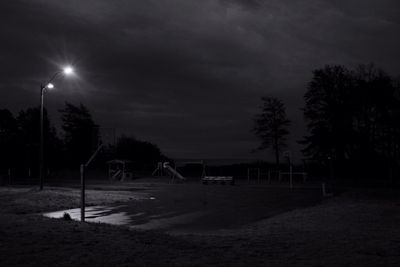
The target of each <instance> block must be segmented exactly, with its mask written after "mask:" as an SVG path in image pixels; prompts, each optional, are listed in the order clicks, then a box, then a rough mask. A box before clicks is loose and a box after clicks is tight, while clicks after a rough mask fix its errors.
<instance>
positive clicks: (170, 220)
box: [43, 206, 204, 230]
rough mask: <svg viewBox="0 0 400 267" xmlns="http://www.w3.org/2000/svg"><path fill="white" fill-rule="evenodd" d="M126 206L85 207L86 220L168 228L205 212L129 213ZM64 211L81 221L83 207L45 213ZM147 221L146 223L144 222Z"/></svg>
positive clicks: (55, 215)
mask: <svg viewBox="0 0 400 267" xmlns="http://www.w3.org/2000/svg"><path fill="white" fill-rule="evenodd" d="M125 210H126V206H118V207H107V206H94V207H87V208H86V209H85V220H86V222H95V223H107V224H113V225H127V226H129V227H131V228H132V229H140V230H151V229H166V228H170V227H173V226H174V225H180V224H185V223H189V222H192V221H194V220H195V219H197V218H199V217H200V216H202V215H203V214H204V212H190V213H183V214H182V213H176V212H169V213H162V214H153V215H150V216H147V217H146V216H145V215H146V213H144V212H138V213H133V214H129V213H128V212H126V211H125ZM64 213H68V214H69V215H70V217H71V219H72V220H75V221H80V218H81V209H80V208H78V209H69V210H61V211H55V212H48V213H44V214H43V215H44V216H45V217H49V218H56V219H60V218H63V216H64ZM143 221H145V223H143Z"/></svg>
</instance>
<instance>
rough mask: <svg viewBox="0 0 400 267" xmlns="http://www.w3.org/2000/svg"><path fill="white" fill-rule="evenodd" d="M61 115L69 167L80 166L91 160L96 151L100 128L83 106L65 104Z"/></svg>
mask: <svg viewBox="0 0 400 267" xmlns="http://www.w3.org/2000/svg"><path fill="white" fill-rule="evenodd" d="M59 112H60V113H61V120H62V123H63V124H62V129H63V130H64V145H65V152H66V160H67V164H69V165H74V166H76V165H79V164H82V163H84V162H85V161H87V160H88V159H89V157H90V156H91V154H92V152H93V151H94V150H95V149H96V147H97V144H98V141H99V137H98V133H99V129H98V126H97V125H96V124H95V123H94V121H93V119H92V116H91V114H90V112H89V110H88V109H87V108H86V107H85V106H84V105H82V104H80V105H79V106H75V105H73V104H71V103H68V102H65V108H64V109H61V110H59Z"/></svg>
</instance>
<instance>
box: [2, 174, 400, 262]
mask: <svg viewBox="0 0 400 267" xmlns="http://www.w3.org/2000/svg"><path fill="white" fill-rule="evenodd" d="M88 188H89V190H88V192H87V200H88V204H89V205H117V204H118V205H119V204H126V203H131V204H132V203H138V204H140V205H137V206H142V207H143V209H146V211H147V213H148V214H149V216H151V215H154V214H155V213H157V212H160V213H162V214H164V213H166V212H167V211H168V210H173V211H174V212H175V213H184V212H188V210H193V209H199V210H203V211H206V212H207V214H208V215H207V216H208V217H207V216H205V217H203V218H201V219H199V221H198V222H196V223H195V224H193V223H192V224H186V225H183V226H182V225H180V226H179V227H178V228H177V227H175V228H166V229H160V230H147V231H143V230H140V231H138V230H133V229H130V228H128V227H124V226H111V225H106V224H99V223H96V224H94V223H80V222H76V221H69V220H63V219H50V218H45V217H43V216H41V213H43V212H48V211H56V210H61V209H68V208H75V207H78V206H79V190H78V188H74V187H47V188H45V190H44V191H38V190H37V189H35V188H33V189H32V187H12V188H7V187H3V188H0V209H1V211H0V266H88V265H92V266H110V265H113V266H399V265H400V227H399V225H400V194H399V192H398V191H397V190H394V189H385V190H382V189H381V190H377V189H375V190H371V189H370V190H354V189H353V190H348V191H347V192H345V193H343V194H341V195H339V196H336V197H333V198H329V199H323V200H321V198H320V197H318V194H316V193H315V192H316V191H307V190H303V189H302V190H295V191H290V190H288V189H281V188H269V187H262V186H255V185H253V186H237V187H227V186H226V187H223V186H208V187H206V188H205V187H201V186H199V185H181V184H179V185H170V184H162V183H157V182H154V183H153V182H138V183H132V184H125V185H119V184H107V185H104V184H101V185H92V186H89V187H88ZM195 192H197V193H195ZM150 197H152V198H155V200H156V201H153V202H151V201H150ZM153 200H154V199H153ZM157 201H158V202H157ZM146 203H152V204H146ZM212 203H219V204H218V205H212ZM160 204H162V205H160ZM215 206H216V207H215ZM156 207H162V208H161V209H160V210H157V209H156ZM249 207H251V208H249ZM135 209H137V208H135ZM136 211H137V210H135V212H136ZM211 218H215V221H214V222H215V224H213V223H212V219H211ZM223 218H229V220H228V219H225V221H224V220H223ZM232 218H236V219H234V220H233V219H232ZM140 220H142V221H143V220H144V221H146V218H141V219H140ZM231 221H232V223H228V222H231ZM199 225H205V227H199ZM213 225H217V226H218V227H213ZM223 225H225V226H227V227H222V226H223ZM177 229H178V230H179V231H177ZM182 229H184V230H185V231H182Z"/></svg>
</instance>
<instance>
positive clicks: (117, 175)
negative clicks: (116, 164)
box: [112, 170, 122, 180]
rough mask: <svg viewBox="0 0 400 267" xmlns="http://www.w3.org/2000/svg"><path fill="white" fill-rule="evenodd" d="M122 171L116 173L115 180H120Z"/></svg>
mask: <svg viewBox="0 0 400 267" xmlns="http://www.w3.org/2000/svg"><path fill="white" fill-rule="evenodd" d="M121 174H122V173H121V170H119V171H117V172H116V173H114V175H113V176H112V179H113V180H117V179H118V180H120V178H119V176H121Z"/></svg>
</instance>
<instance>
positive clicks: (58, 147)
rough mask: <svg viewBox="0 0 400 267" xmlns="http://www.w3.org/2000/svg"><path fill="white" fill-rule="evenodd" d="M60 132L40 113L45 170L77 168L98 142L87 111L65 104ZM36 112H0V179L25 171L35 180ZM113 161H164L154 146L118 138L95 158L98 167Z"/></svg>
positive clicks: (122, 137)
mask: <svg viewBox="0 0 400 267" xmlns="http://www.w3.org/2000/svg"><path fill="white" fill-rule="evenodd" d="M58 112H59V114H60V116H61V129H60V130H58V131H57V129H56V128H55V127H54V125H53V124H52V123H51V121H50V119H49V116H48V112H47V111H46V109H45V110H44V113H43V135H44V164H45V166H44V167H45V169H46V170H47V169H50V170H59V169H64V168H72V169H73V168H75V169H76V168H79V165H80V164H82V163H84V162H86V161H87V160H88V159H89V157H90V156H91V154H92V153H93V152H94V150H96V148H97V146H98V145H99V144H100V142H101V138H102V137H101V135H100V131H101V127H100V126H99V125H98V124H96V123H95V122H94V120H93V117H92V115H91V113H90V111H89V109H88V108H87V107H86V106H85V105H83V104H79V105H74V104H71V103H68V102H66V103H65V105H64V107H63V108H62V109H60V110H59V111H58ZM39 145H40V109H39V107H33V108H27V109H25V110H21V111H20V112H19V113H18V114H17V115H16V116H14V115H13V114H12V113H11V112H10V111H9V110H8V109H0V175H1V174H3V175H4V174H5V173H6V172H7V170H8V169H13V170H23V171H24V173H25V172H27V171H28V170H29V171H30V173H31V174H32V176H37V174H38V168H39ZM114 158H120V159H126V160H132V161H136V162H138V161H140V162H145V163H155V162H157V161H158V160H160V159H165V158H166V157H165V156H164V155H163V154H162V153H161V151H160V149H159V148H158V146H157V145H155V144H152V143H150V142H145V141H140V140H137V139H136V138H134V137H132V136H121V137H119V138H118V139H117V141H116V142H115V144H112V146H107V147H105V149H104V150H103V153H102V154H101V155H100V156H99V160H101V161H102V162H101V164H103V165H104V163H105V161H107V160H111V159H114Z"/></svg>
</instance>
